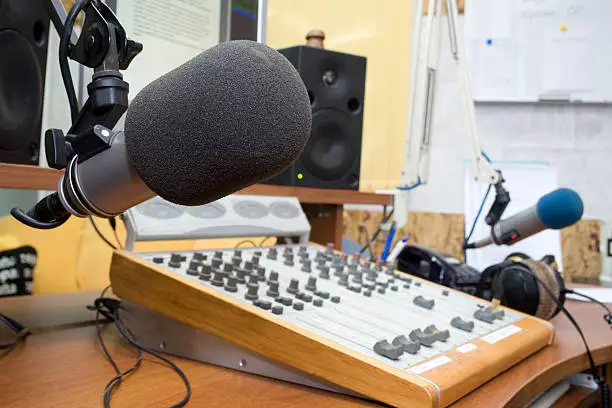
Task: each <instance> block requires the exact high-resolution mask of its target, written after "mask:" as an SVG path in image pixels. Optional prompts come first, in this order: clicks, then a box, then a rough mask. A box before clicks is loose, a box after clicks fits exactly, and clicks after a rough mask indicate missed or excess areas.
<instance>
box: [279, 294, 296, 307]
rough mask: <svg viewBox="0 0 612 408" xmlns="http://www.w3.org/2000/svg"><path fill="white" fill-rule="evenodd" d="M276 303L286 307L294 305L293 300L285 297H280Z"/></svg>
mask: <svg viewBox="0 0 612 408" xmlns="http://www.w3.org/2000/svg"><path fill="white" fill-rule="evenodd" d="M276 301H277V302H278V303H280V304H283V305H285V306H291V304H292V303H293V299H291V298H288V297H284V296H279V297H277V298H276Z"/></svg>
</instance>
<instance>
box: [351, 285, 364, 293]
mask: <svg viewBox="0 0 612 408" xmlns="http://www.w3.org/2000/svg"><path fill="white" fill-rule="evenodd" d="M348 290H350V291H351V292H355V293H361V285H349V286H348Z"/></svg>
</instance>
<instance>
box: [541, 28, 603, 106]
mask: <svg viewBox="0 0 612 408" xmlns="http://www.w3.org/2000/svg"><path fill="white" fill-rule="evenodd" d="M591 37H592V34H591V33H590V32H589V31H588V30H577V29H572V30H570V31H568V32H560V33H558V34H556V35H554V36H552V37H551V38H550V39H549V41H548V43H547V46H546V47H545V52H544V53H545V58H544V63H543V64H542V77H543V78H544V89H543V90H544V92H545V93H547V94H567V95H571V94H573V93H577V92H578V93H580V92H590V91H592V90H593V75H591V74H590V72H591V63H592V61H591V60H590V58H589V57H590V55H591V52H592V51H591V43H592V41H591Z"/></svg>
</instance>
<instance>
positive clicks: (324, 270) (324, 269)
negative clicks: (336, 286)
mask: <svg viewBox="0 0 612 408" xmlns="http://www.w3.org/2000/svg"><path fill="white" fill-rule="evenodd" d="M319 269H320V270H321V273H320V274H319V278H321V279H329V266H327V265H324V266H322V267H321V268H319Z"/></svg>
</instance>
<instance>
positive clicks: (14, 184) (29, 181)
mask: <svg viewBox="0 0 612 408" xmlns="http://www.w3.org/2000/svg"><path fill="white" fill-rule="evenodd" d="M62 174H63V172H61V171H59V170H55V169H51V168H49V167H39V166H27V165H23V164H9V163H0V188H17V189H23V190H55V189H56V188H57V183H58V182H59V179H60V177H61V176H62Z"/></svg>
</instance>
